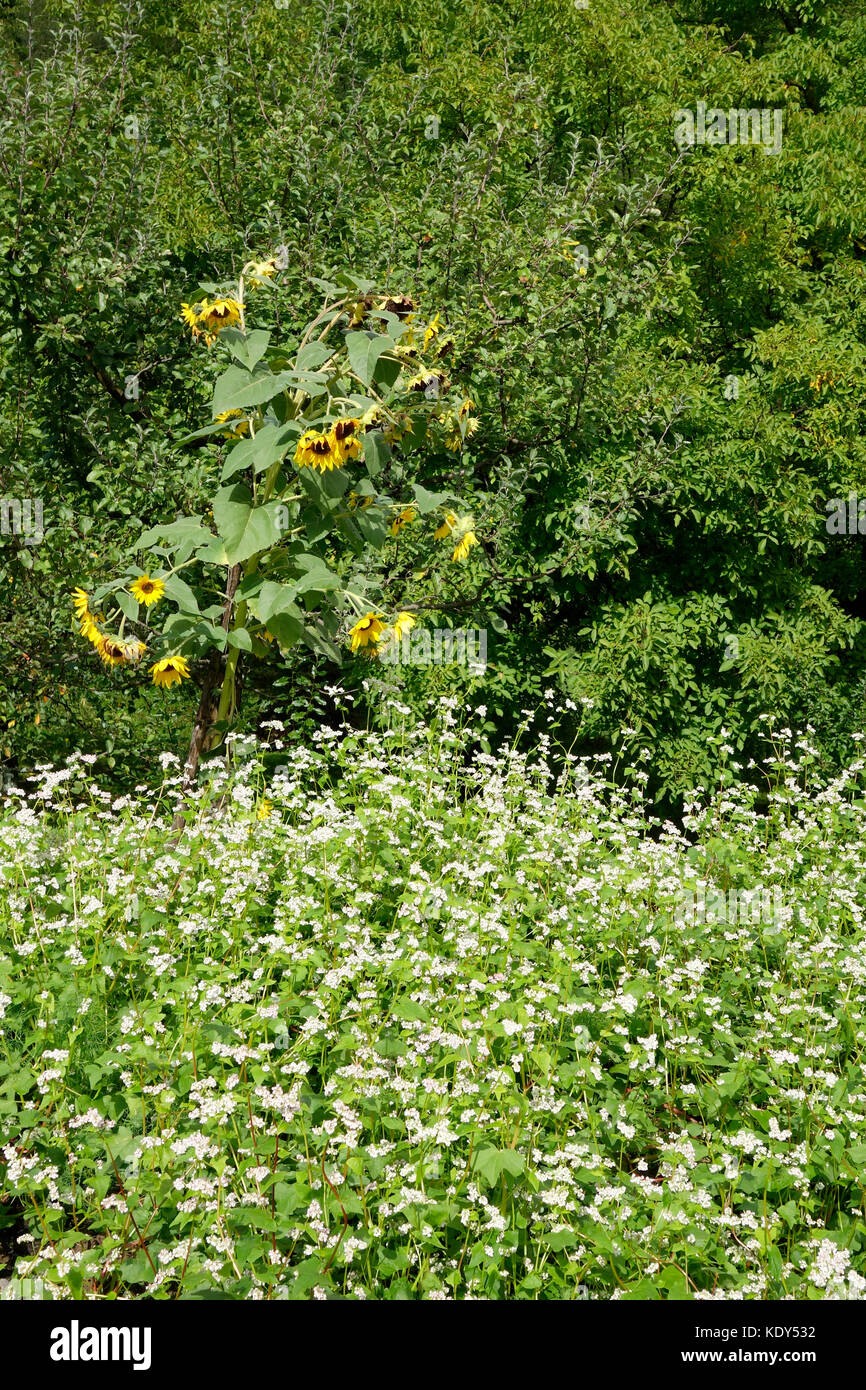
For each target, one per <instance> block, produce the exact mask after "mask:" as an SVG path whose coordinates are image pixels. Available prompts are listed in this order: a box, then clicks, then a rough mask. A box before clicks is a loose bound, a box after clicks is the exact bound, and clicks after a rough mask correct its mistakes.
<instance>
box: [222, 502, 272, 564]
mask: <svg viewBox="0 0 866 1390" xmlns="http://www.w3.org/2000/svg"><path fill="white" fill-rule="evenodd" d="M279 506H280V504H279V503H278V502H268V503H266V504H265V506H262V507H255V506H253V499H252V496H251V494H250V490H249V488H246V487H244V486H243V484H241V483H233V484H232V485H231V487H224V488H220V490H219V492H218V493H217V495H216V497H215V498H214V504H213V515H214V521H215V522H216V525H217V530H218V531H219V534H220V536H221V538H222V540H223V542H224V543H225V550H226V556H227V557H228V563H229V564H230V565H236V564H239V563H240V562H241V561H242V560H248V559H249V558H250V556H251V555H255V554H256V552H257V551H259V550H267V549H269V547H270V546H272V545H275V544H276V542H277V541H278V540H279V539H280V534H281V532H280V524H279Z"/></svg>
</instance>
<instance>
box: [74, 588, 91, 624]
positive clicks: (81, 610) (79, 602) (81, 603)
mask: <svg viewBox="0 0 866 1390" xmlns="http://www.w3.org/2000/svg"><path fill="white" fill-rule="evenodd" d="M72 603H73V606H74V608H75V616H76V617H77V618H78V619H79V621H83V620H84V618H86V617H88V616H89V615H90V595H89V594H88V592H87V590H86V589H78V588H76V589H73V590H72Z"/></svg>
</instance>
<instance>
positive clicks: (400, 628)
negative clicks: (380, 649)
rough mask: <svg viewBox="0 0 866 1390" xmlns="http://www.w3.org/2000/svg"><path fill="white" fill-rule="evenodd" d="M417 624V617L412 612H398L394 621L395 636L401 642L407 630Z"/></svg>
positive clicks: (409, 630)
mask: <svg viewBox="0 0 866 1390" xmlns="http://www.w3.org/2000/svg"><path fill="white" fill-rule="evenodd" d="M416 626H417V619H416V618H414V617H413V615H412V614H411V613H398V614H397V617H396V620H395V622H394V637H395V638H396V640H397V641H398V642H399V641H400V640H401V638H402V637H403V634H404V633H406V632H411V631H412V629H413V627H416Z"/></svg>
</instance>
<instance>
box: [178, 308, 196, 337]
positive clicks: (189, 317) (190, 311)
mask: <svg viewBox="0 0 866 1390" xmlns="http://www.w3.org/2000/svg"><path fill="white" fill-rule="evenodd" d="M180 313H181V318H182V319H183V321H184V323H185V324H186V325H187V327H188V328H191V329H192V336H193V337H194V338H198V337H200V336H201V329H200V328H199V326H198V309H197V308H196V306H195V305H194V304H184V303H181V306H180Z"/></svg>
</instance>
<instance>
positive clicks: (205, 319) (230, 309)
mask: <svg viewBox="0 0 866 1390" xmlns="http://www.w3.org/2000/svg"><path fill="white" fill-rule="evenodd" d="M240 318H241V305H240V302H239V301H238V300H237V299H231V298H228V297H226V298H218V299H204V300H202V303H201V305H200V308H199V319H200V320H201V322H202V323H203V324H204V325H205V327H206V328H207V330H208V332H209V333H219V332H220V331H221V330H222V329H223V328H230V327H231V325H232V324H234V323H240Z"/></svg>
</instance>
